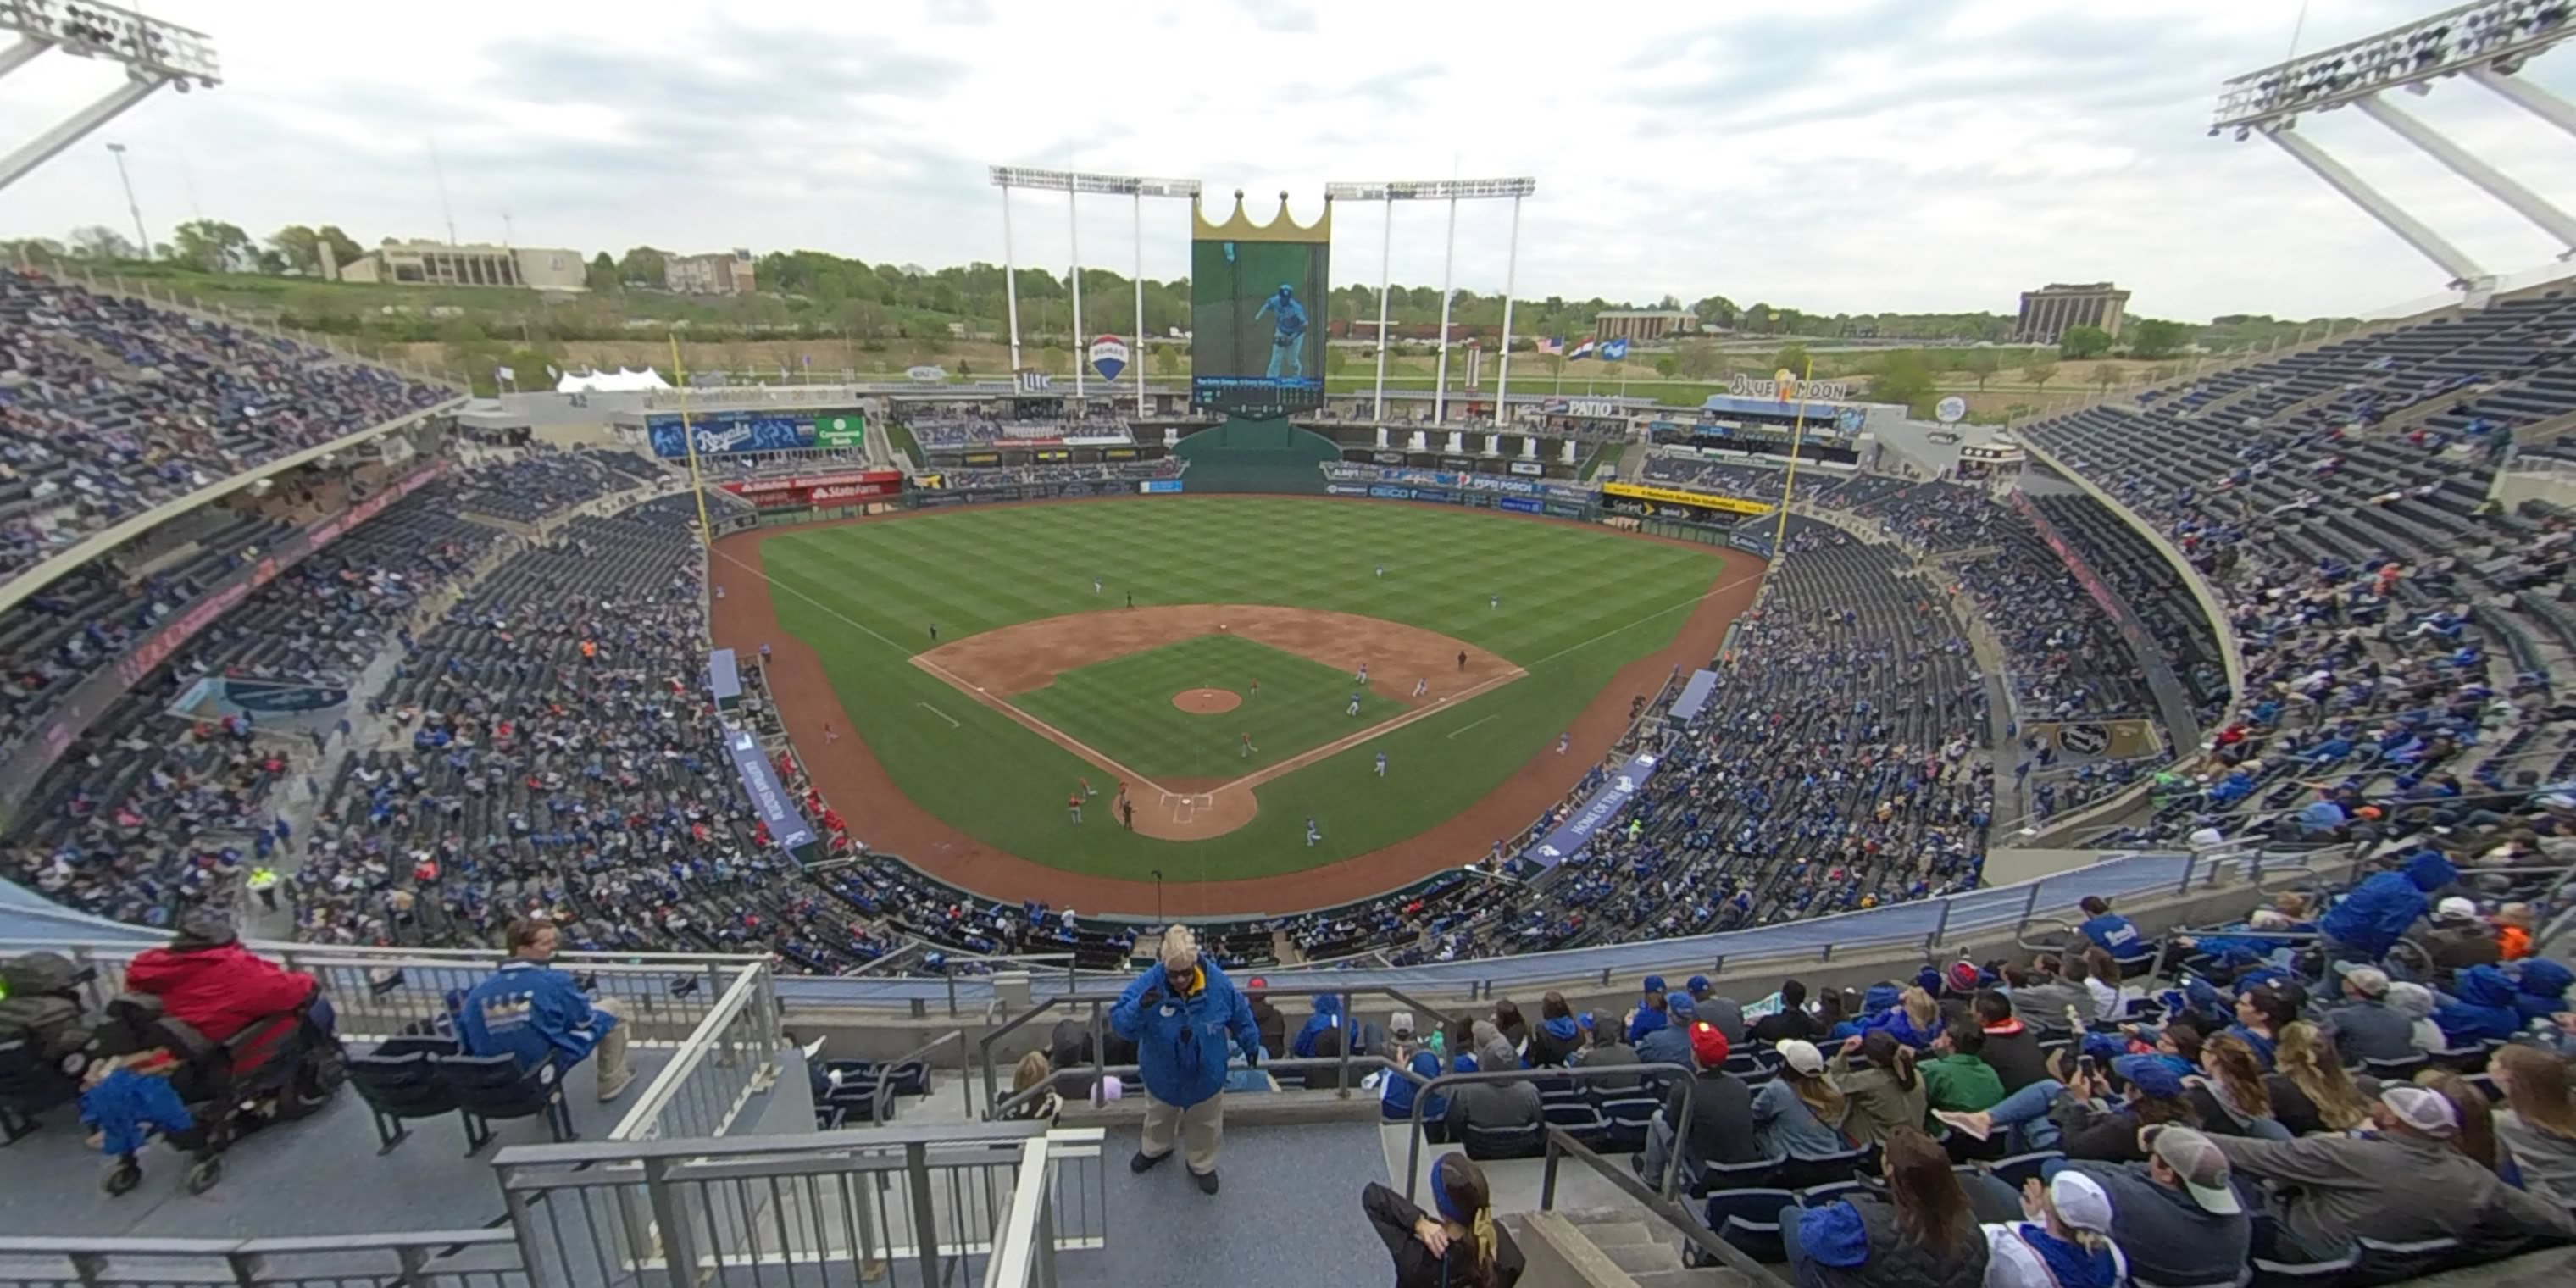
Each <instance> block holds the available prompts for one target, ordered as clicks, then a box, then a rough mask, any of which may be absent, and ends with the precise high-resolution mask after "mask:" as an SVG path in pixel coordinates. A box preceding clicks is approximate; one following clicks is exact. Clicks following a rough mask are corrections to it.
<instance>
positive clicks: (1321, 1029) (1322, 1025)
mask: <svg viewBox="0 0 2576 1288" xmlns="http://www.w3.org/2000/svg"><path fill="white" fill-rule="evenodd" d="M1245 1005H1247V1006H1249V1005H1250V1003H1245ZM1340 1027H1342V999H1341V998H1340V997H1339V996H1337V995H1335V994H1332V993H1325V994H1321V995H1319V996H1318V997H1316V998H1315V1013H1314V1014H1312V1015H1309V1016H1307V1017H1306V1025H1305V1027H1304V1028H1301V1029H1299V1030H1297V1040H1296V1041H1295V1042H1293V1043H1291V1044H1289V1047H1288V1053H1289V1054H1290V1055H1293V1056H1296V1057H1297V1058H1298V1059H1301V1060H1303V1059H1306V1058H1308V1057H1310V1056H1312V1055H1314V1054H1315V1040H1316V1039H1317V1038H1320V1037H1322V1036H1323V1035H1324V1034H1325V1033H1327V1032H1330V1031H1332V1030H1334V1029H1338V1028H1340Z"/></svg>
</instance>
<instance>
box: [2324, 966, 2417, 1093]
mask: <svg viewBox="0 0 2576 1288" xmlns="http://www.w3.org/2000/svg"><path fill="white" fill-rule="evenodd" d="M2335 973H2336V974H2338V975H2340V976H2342V985H2343V1001H2342V1002H2341V1003H2339V1004H2337V1005H2334V1006H2329V1007H2327V1008H2326V1010H2325V1017H2324V1020H2323V1023H2324V1026H2325V1029H2326V1033H2327V1035H2328V1036H2329V1037H2330V1038H2332V1039H2333V1041H2334V1048H2335V1055H2336V1056H2337V1057H2338V1058H2340V1059H2341V1060H2342V1061H2343V1063H2344V1067H2345V1068H2347V1069H2357V1068H2360V1067H2361V1062H2362V1061H2364V1060H2403V1059H2406V1058H2407V1057H2409V1056H2412V1055H2414V1054H2415V1020H2414V1018H2413V1017H2412V1016H2409V1015H2407V1014H2406V1013H2405V1012H2404V1011H2401V1010H2398V1009H2397V1007H2396V1006H2395V1004H2393V1003H2392V1002H2390V1000H2389V997H2388V984H2389V979H2388V972H2386V971H2384V970H2381V969H2380V968H2378V967H2376V966H2362V965H2356V964H2354V963H2351V962H2337V963H2336V964H2335Z"/></svg>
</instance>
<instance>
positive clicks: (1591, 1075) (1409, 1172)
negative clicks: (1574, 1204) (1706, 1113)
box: [1404, 1061, 1699, 1202]
mask: <svg viewBox="0 0 2576 1288" xmlns="http://www.w3.org/2000/svg"><path fill="white" fill-rule="evenodd" d="M1649 1073H1663V1074H1675V1075H1679V1078H1680V1085H1681V1093H1682V1108H1681V1118H1680V1121H1678V1122H1674V1123H1669V1124H1667V1125H1668V1126H1670V1127H1671V1128H1672V1130H1673V1148H1672V1150H1671V1151H1670V1152H1669V1153H1668V1154H1667V1155H1666V1156H1665V1158H1664V1174H1663V1177H1662V1178H1661V1179H1660V1180H1659V1181H1658V1182H1657V1183H1656V1186H1655V1192H1656V1193H1658V1194H1664V1195H1670V1194H1671V1193H1672V1192H1673V1178H1674V1177H1675V1176H1678V1175H1680V1173H1681V1164H1682V1133H1683V1132H1684V1131H1686V1130H1688V1129H1689V1127H1690V1111H1691V1100H1692V1098H1693V1096H1694V1095H1695V1094H1696V1093H1697V1092H1698V1090H1699V1089H1698V1088H1697V1087H1696V1086H1694V1085H1692V1084H1694V1083H1696V1082H1697V1081H1698V1080H1699V1079H1698V1076H1697V1071H1696V1070H1692V1069H1685V1068H1683V1067H1682V1066H1680V1065H1678V1064H1669V1063H1660V1062H1655V1063H1649V1062H1643V1061H1641V1062H1639V1063H1636V1064H1612V1065H1603V1066H1601V1067H1600V1068H1597V1069H1587V1068H1585V1067H1583V1066H1581V1065H1566V1066H1557V1065H1549V1066H1547V1067H1546V1068H1543V1069H1497V1070H1493V1071H1491V1072H1488V1071H1485V1070H1482V1069H1479V1070H1477V1071H1476V1072H1474V1073H1444V1074H1441V1075H1440V1076H1439V1077H1437V1078H1433V1079H1432V1080H1430V1081H1429V1082H1425V1083H1423V1084H1422V1085H1421V1086H1420V1087H1418V1088H1416V1089H1415V1091H1414V1093H1413V1115H1412V1117H1411V1118H1409V1119H1408V1120H1407V1127H1408V1129H1409V1130H1408V1133H1407V1134H1408V1135H1409V1136H1410V1138H1411V1139H1410V1140H1409V1141H1408V1142H1407V1144H1406V1146H1405V1151H1404V1198H1405V1201H1406V1202H1411V1201H1413V1196H1414V1194H1415V1192H1416V1190H1417V1189H1418V1188H1419V1183H1420V1181H1421V1179H1422V1107H1423V1105H1425V1104H1427V1103H1429V1101H1430V1099H1431V1093H1433V1092H1435V1091H1438V1090H1439V1089H1440V1088H1442V1087H1444V1086H1463V1085H1466V1084H1468V1083H1477V1082H1533V1083H1534V1082H1537V1081H1539V1080H1541V1079H1545V1080H1547V1081H1551V1082H1555V1081H1568V1082H1600V1081H1606V1080H1608V1079H1611V1078H1632V1079H1635V1080H1637V1084H1638V1085H1639V1086H1640V1087H1643V1086H1644V1085H1645V1076H1646V1075H1647V1074H1649ZM1539 1125H1540V1126H1541V1127H1548V1126H1551V1124H1550V1123H1548V1121H1547V1120H1546V1119H1545V1118H1544V1117H1542V1118H1541V1119H1540V1120H1539ZM1652 1130H1653V1129H1652V1128H1649V1129H1648V1131H1649V1132H1650V1133H1651V1131H1652ZM1462 1143H1463V1142H1462Z"/></svg>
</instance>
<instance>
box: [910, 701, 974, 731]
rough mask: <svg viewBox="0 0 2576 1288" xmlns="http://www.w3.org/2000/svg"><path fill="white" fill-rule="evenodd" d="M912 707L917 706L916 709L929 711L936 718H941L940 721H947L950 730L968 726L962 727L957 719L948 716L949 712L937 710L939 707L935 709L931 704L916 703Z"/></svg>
mask: <svg viewBox="0 0 2576 1288" xmlns="http://www.w3.org/2000/svg"><path fill="white" fill-rule="evenodd" d="M912 705H914V706H916V707H919V708H921V709H922V710H924V711H927V712H929V713H930V714H932V715H934V716H937V717H939V718H940V719H942V720H945V721H947V722H948V727H949V728H951V729H963V728H965V727H966V726H964V725H961V724H959V723H957V717H955V716H952V715H950V714H948V713H947V712H945V711H942V710H940V709H939V708H937V707H934V706H932V705H930V704H929V703H927V702H916V703H913V704H912Z"/></svg>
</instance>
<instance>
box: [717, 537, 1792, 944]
mask: <svg viewBox="0 0 2576 1288" xmlns="http://www.w3.org/2000/svg"><path fill="white" fill-rule="evenodd" d="M1380 566H1383V567H1384V568H1385V572H1384V575H1382V576H1381V575H1379V574H1378V571H1377V570H1378V569H1379V567H1380ZM714 567H715V580H716V581H717V583H718V584H719V585H721V586H722V587H723V588H724V590H725V592H726V593H725V594H724V595H723V596H722V597H721V598H718V599H716V600H715V601H714V609H715V619H716V632H715V633H716V637H717V642H718V643H719V644H720V645H728V646H732V647H735V648H738V649H741V650H743V651H744V652H745V653H746V654H756V653H757V652H758V651H759V649H760V646H762V645H763V644H767V645H769V646H770V648H771V658H770V660H769V663H768V666H769V668H770V680H771V685H772V687H773V688H774V689H775V691H776V692H777V693H778V695H779V704H780V707H781V709H782V714H783V715H784V717H785V720H786V723H787V726H788V729H789V731H790V733H791V734H792V735H794V736H795V737H796V739H797V745H798V747H799V748H800V749H802V751H803V752H804V754H805V756H806V757H807V760H808V765H807V768H808V770H809V772H811V773H812V774H813V775H814V776H815V778H816V780H817V781H818V782H820V783H822V784H824V786H825V790H826V791H827V792H829V793H830V794H831V796H832V799H834V800H836V801H838V800H842V799H849V800H853V801H855V802H857V803H858V806H859V808H857V809H855V810H852V811H851V813H852V815H853V816H854V817H859V818H864V819H867V820H868V823H867V824H866V825H864V826H863V827H861V828H859V829H858V835H859V839H861V840H864V841H866V842H867V843H868V844H869V845H870V846H871V847H872V848H875V849H878V850H882V851H886V852H890V853H895V854H900V855H902V856H903V857H904V858H905V859H907V860H909V861H911V862H914V863H916V864H919V865H921V866H922V867H923V868H925V869H926V870H928V871H930V872H932V873H933V874H935V875H938V876H940V877H942V878H943V879H946V880H949V881H952V882H954V883H956V884H958V885H961V886H964V887H966V888H969V889H975V890H978V891H980V892H983V893H987V894H991V895H994V896H996V897H1005V898H1012V899H1017V898H1023V897H1037V898H1046V899H1049V900H1051V901H1053V902H1055V903H1058V904H1071V905H1075V906H1080V907H1083V908H1085V909H1092V908H1098V909H1101V910H1104V911H1106V910H1112V909H1116V908H1120V907H1127V908H1134V907H1138V906H1150V894H1149V893H1145V894H1142V897H1141V898H1140V893H1141V892H1146V891H1148V889H1149V888H1148V887H1146V886H1144V885H1143V884H1142V883H1141V882H1139V878H1143V877H1145V876H1146V874H1147V873H1148V872H1149V871H1150V870H1153V869H1160V870H1162V871H1163V872H1164V873H1165V875H1166V877H1167V878H1168V879H1169V880H1170V881H1171V882H1172V883H1174V884H1173V899H1174V904H1173V906H1174V907H1175V908H1176V909H1178V908H1179V907H1181V906H1183V904H1182V903H1181V902H1180V901H1181V900H1184V899H1186V900H1187V901H1188V902H1187V906H1189V907H1190V908H1191V909H1192V911H1193V912H1194V913H1208V914H1214V913H1242V912H1252V911H1262V910H1277V909H1292V908H1304V907H1313V906H1320V905H1324V904H1329V903H1332V902H1336V901H1339V900H1343V899H1348V898H1352V897H1358V896H1364V895H1366V894H1370V893H1374V892H1377V891H1381V890H1386V889H1391V888H1394V887H1396V886H1400V885H1403V884H1405V883H1406V882H1408V881H1410V880H1414V879H1417V878H1419V877H1421V876H1423V875H1425V874H1426V873H1428V872H1430V871H1432V870H1435V869H1437V868H1439V867H1442V866H1449V865H1454V864H1456V863H1460V862H1464V861H1467V860H1469V859H1473V858H1476V857H1479V856H1481V855H1482V854H1484V853H1485V852H1486V850H1487V848H1488V847H1489V846H1490V845H1491V843H1492V842H1493V840H1494V839H1495V838H1496V837H1499V836H1508V835H1514V834H1517V833H1519V832H1520V831H1522V830H1523V829H1525V828H1527V827H1528V826H1529V825H1530V823H1531V822H1532V821H1533V820H1534V819H1535V818H1536V817H1537V816H1538V814H1539V812H1540V811H1541V810H1543V809H1545V808H1546V807H1547V806H1548V805H1549V804H1551V803H1553V802H1554V801H1555V800H1557V799H1558V798H1560V797H1561V796H1562V795H1563V794H1564V793H1565V792H1566V791H1567V790H1568V789H1570V788H1571V787H1572V786H1573V784H1574V782H1575V780H1576V779H1578V778H1579V777H1580V776H1581V774H1582V772H1583V770H1584V768H1585V767H1586V766H1587V765H1588V764H1590V763H1591V761H1592V760H1593V759H1596V758H1597V757H1598V755H1599V754H1600V753H1601V752H1602V751H1604V750H1606V749H1607V748H1608V747H1609V745H1610V743H1611V742H1612V741H1613V740H1614V739H1615V738H1617V737H1618V735H1619V734H1620V732H1621V731H1623V730H1624V729H1625V728H1626V725H1627V720H1626V715H1627V712H1628V708H1629V705H1630V702H1631V700H1632V698H1633V697H1634V696H1636V694H1638V693H1648V692H1652V691H1653V690H1654V689H1655V688H1657V687H1658V686H1660V685H1661V684H1662V683H1663V682H1664V680H1665V678H1666V677H1667V676H1668V675H1669V674H1670V673H1671V671H1672V668H1673V667H1674V666H1675V665H1691V666H1696V665H1701V664H1704V663H1705V661H1706V659H1707V658H1708V657H1709V656H1711V655H1712V654H1713V652H1714V651H1715V645H1716V644H1717V643H1718V641H1719V640H1720V639H1721V638H1722V636H1723V635H1724V632H1725V629H1726V627H1727V625H1728V623H1729V622H1730V621H1731V620H1732V619H1733V617H1734V616H1735V614H1736V613H1737V612H1739V611H1741V609H1742V608H1743V606H1744V605H1745V604H1746V603H1748V602H1749V601H1750V600H1751V598H1752V595H1753V592H1754V589H1755V586H1756V583H1757V582H1758V579H1759V576H1760V565H1759V564H1758V562H1756V561H1753V560H1751V559H1749V558H1748V557H1746V556H1743V555H1739V554H1733V553H1730V552H1726V551H1722V550H1718V549H1714V548H1711V547H1707V546H1702V545H1694V544H1687V543H1680V542H1663V541H1657V540H1653V539H1649V538H1641V537H1637V536H1633V535H1627V534H1621V533H1617V532H1613V531H1609V530H1605V529H1603V528H1599V527H1591V526H1585V525H1579V524H1572V523H1562V522H1556V521H1551V520H1544V519H1538V518H1528V517H1511V516H1503V515H1498V514H1491V513H1477V512H1472V511H1463V510H1453V509H1448V508H1432V507H1422V506H1411V505H1390V504H1385V503H1377V502H1352V501H1333V500H1312V499H1286V498H1256V497H1229V498H1222V499H1219V498H1196V497H1175V498H1157V499H1117V500H1096V501H1083V502H1055V503H1046V504H1031V505H1000V506H982V507H975V508H973V509H967V510H955V511H947V512H941V513H933V514H913V515H904V516H885V517H882V518H874V519H864V520H858V521H854V522H846V523H841V524H836V525H816V526H809V527H793V528H780V529H770V530H766V531H761V532H752V533H743V534H739V535H736V536H733V537H729V538H726V539H724V540H723V541H721V542H720V543H719V544H718V546H717V549H716V559H715V565H714ZM1095 586H1096V587H1097V589H1095ZM1130 593H1132V594H1133V595H1134V605H1135V606H1134V607H1132V608H1131V607H1128V602H1129V601H1128V596H1129V594H1130ZM1498 595H1499V596H1500V597H1501V600H1502V607H1501V608H1500V609H1496V608H1495V607H1494V606H1493V602H1492V601H1493V598H1494V597H1495V596H1498ZM934 626H935V627H936V628H937V631H938V636H937V639H936V641H934V640H933V638H932V634H931V631H932V628H933V627H934ZM1362 666H1366V667H1367V670H1368V678H1367V681H1366V683H1362V682H1361V680H1360V679H1359V675H1360V669H1361V668H1362ZM1256 685H1257V686H1258V687H1257V688H1256V687H1255V686H1256ZM1417 686H1419V687H1420V688H1422V689H1423V693H1422V694H1421V695H1420V696H1419V697H1417V696H1415V693H1414V691H1415V689H1416V688H1417ZM1200 692H1206V693H1217V694H1226V695H1231V696H1233V697H1234V698H1235V699H1236V700H1237V704H1238V705H1236V706H1235V707H1234V708H1233V709H1231V710H1227V711H1224V712H1223V713H1222V714H1199V713H1198V712H1199V709H1200V708H1201V707H1212V706H1215V705H1220V704H1214V703H1208V702H1205V701H1204V700H1202V701H1200V702H1197V703H1187V702H1182V701H1180V700H1179V699H1181V698H1183V697H1186V696H1188V695H1191V694H1195V693H1200ZM1354 705H1356V710H1355V711H1354V709H1353V707H1354ZM835 708H838V709H837V710H835ZM843 716H845V717H846V719H847V721H848V723H849V725H850V726H851V727H853V728H855V730H856V732H857V735H858V736H857V737H855V738H843V739H840V740H838V741H827V740H826V739H824V738H822V737H821V736H820V734H819V730H820V728H821V726H822V724H823V723H824V722H825V721H826V720H830V719H834V718H836V717H843ZM1568 729H1571V730H1572V731H1573V734H1574V738H1575V741H1576V743H1577V744H1578V747H1579V749H1580V750H1581V751H1582V752H1583V753H1584V754H1583V755H1581V756H1558V755H1556V754H1554V752H1555V746H1556V740H1557V737H1558V735H1559V734H1560V733H1562V732H1564V731H1566V730H1568ZM1462 735H1463V736H1462ZM1380 753H1384V754H1385V755H1386V757H1387V759H1388V766H1389V767H1388V772H1387V774H1386V776H1385V777H1383V778H1381V777H1379V776H1378V775H1377V773H1376V771H1375V765H1376V758H1377V756H1378V755H1379V754H1380ZM1085 784H1087V791H1088V793H1089V794H1086V795H1085V796H1084V799H1085V800H1086V801H1087V802H1088V803H1089V804H1090V805H1091V806H1092V808H1088V809H1086V810H1085V811H1084V813H1083V821H1082V822H1080V823H1075V822H1073V821H1072V820H1071V817H1070V814H1069V811H1068V810H1067V809H1066V808H1065V806H1066V802H1067V798H1068V796H1069V795H1073V794H1083V793H1085V792H1086V787H1085ZM1122 791H1123V792H1124V793H1125V794H1126V799H1127V801H1128V802H1129V803H1131V804H1133V806H1134V810H1133V813H1132V826H1131V822H1130V817H1129V816H1128V815H1127V814H1126V812H1125V811H1122V810H1121V809H1120V808H1119V795H1120V793H1121V792H1122ZM1309 817H1312V818H1315V819H1316V820H1317V821H1318V824H1319V826H1320V829H1321V831H1322V838H1321V840H1319V842H1318V843H1317V844H1314V845H1311V846H1310V845H1307V844H1306V843H1305V835H1304V832H1305V820H1306V819H1307V818H1309ZM1184 886H1186V887H1188V888H1189V889H1188V892H1187V893H1184Z"/></svg>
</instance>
